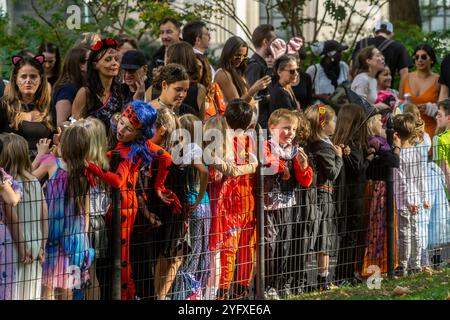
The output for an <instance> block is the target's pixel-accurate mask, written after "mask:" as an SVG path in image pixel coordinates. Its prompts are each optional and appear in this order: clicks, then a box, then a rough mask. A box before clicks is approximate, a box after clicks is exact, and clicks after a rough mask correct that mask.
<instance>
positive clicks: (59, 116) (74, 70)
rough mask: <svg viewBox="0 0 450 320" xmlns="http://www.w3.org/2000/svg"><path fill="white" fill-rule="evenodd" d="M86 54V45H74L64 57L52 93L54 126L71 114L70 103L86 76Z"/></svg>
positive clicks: (58, 125)
mask: <svg viewBox="0 0 450 320" xmlns="http://www.w3.org/2000/svg"><path fill="white" fill-rule="evenodd" d="M88 54H89V52H88V49H87V48H86V47H74V48H71V49H70V50H69V51H68V52H67V53H66V56H65V57H64V63H63V69H62V73H61V76H60V77H59V79H58V80H57V81H56V82H55V85H54V87H53V95H52V110H51V112H52V116H53V123H54V124H55V125H56V127H62V126H63V123H64V121H67V120H68V119H69V117H70V115H71V114H72V103H73V101H74V100H75V96H76V95H77V92H78V90H79V89H80V88H81V87H82V86H83V85H84V81H85V78H86V71H87V69H86V68H87V60H88Z"/></svg>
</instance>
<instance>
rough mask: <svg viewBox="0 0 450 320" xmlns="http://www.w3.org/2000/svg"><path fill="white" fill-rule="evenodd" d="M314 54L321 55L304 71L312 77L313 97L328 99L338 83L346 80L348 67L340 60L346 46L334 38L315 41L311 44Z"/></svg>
mask: <svg viewBox="0 0 450 320" xmlns="http://www.w3.org/2000/svg"><path fill="white" fill-rule="evenodd" d="M311 49H312V52H313V53H314V55H316V56H321V57H322V58H321V60H320V63H318V64H315V65H312V66H309V67H308V69H306V73H307V74H309V76H310V77H311V79H312V87H313V98H314V99H318V100H324V101H326V100H328V99H329V98H330V96H331V95H332V94H333V93H334V92H335V91H336V88H337V86H338V85H340V84H342V83H343V82H345V81H347V80H348V76H349V67H348V65H347V64H346V63H345V62H344V61H341V55H342V51H344V50H347V49H348V46H346V45H343V44H341V43H339V42H337V41H336V40H327V41H323V42H316V43H314V44H313V45H312V46H311Z"/></svg>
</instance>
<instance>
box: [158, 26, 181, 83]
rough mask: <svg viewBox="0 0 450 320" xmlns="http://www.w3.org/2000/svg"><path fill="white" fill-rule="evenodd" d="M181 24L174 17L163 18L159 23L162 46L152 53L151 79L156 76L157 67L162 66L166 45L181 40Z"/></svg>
mask: <svg viewBox="0 0 450 320" xmlns="http://www.w3.org/2000/svg"><path fill="white" fill-rule="evenodd" d="M181 26H182V24H181V23H180V22H178V21H177V20H176V19H174V18H164V19H162V20H161V22H160V23H159V34H160V36H161V42H162V46H161V47H160V48H159V49H158V50H157V51H156V52H155V54H154V55H153V60H152V64H151V68H152V78H153V79H154V78H156V77H157V76H158V74H159V69H160V68H161V67H162V66H164V59H165V55H166V50H167V47H169V46H170V45H171V44H175V43H178V42H180V41H181V39H180V34H181Z"/></svg>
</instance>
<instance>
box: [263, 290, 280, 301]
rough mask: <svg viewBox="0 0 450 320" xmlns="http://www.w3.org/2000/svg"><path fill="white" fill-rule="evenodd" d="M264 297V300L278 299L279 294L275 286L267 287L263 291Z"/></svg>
mask: <svg viewBox="0 0 450 320" xmlns="http://www.w3.org/2000/svg"><path fill="white" fill-rule="evenodd" d="M264 298H265V299H266V300H280V296H279V295H278V292H277V290H276V289H275V288H269V289H268V290H266V291H265V292H264Z"/></svg>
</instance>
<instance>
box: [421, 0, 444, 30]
mask: <svg viewBox="0 0 450 320" xmlns="http://www.w3.org/2000/svg"><path fill="white" fill-rule="evenodd" d="M420 10H421V15H422V27H423V30H424V31H437V30H446V29H447V28H450V0H420Z"/></svg>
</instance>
